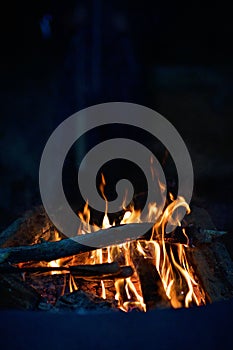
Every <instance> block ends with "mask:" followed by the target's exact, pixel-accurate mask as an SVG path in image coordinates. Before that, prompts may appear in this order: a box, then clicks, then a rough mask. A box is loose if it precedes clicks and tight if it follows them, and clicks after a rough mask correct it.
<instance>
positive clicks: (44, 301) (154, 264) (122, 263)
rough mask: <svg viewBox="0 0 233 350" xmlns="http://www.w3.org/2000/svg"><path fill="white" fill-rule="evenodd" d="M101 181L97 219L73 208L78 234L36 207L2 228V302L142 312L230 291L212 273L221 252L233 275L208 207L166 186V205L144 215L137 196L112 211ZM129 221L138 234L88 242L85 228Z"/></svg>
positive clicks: (102, 230) (100, 230) (116, 226)
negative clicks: (67, 233) (97, 244)
mask: <svg viewBox="0 0 233 350" xmlns="http://www.w3.org/2000/svg"><path fill="white" fill-rule="evenodd" d="M105 184H106V183H105V179H104V177H103V176H102V183H101V185H100V191H101V193H102V196H103V198H104V199H105V200H106V211H105V214H104V217H103V218H102V219H101V220H99V222H97V223H96V222H95V221H97V220H95V218H94V217H93V215H92V211H91V208H89V205H88V202H86V204H85V206H84V208H83V209H82V210H81V211H79V213H78V215H79V217H80V219H81V221H82V224H81V226H80V228H79V231H78V232H77V235H78V236H79V242H77V241H75V239H72V238H67V237H64V235H62V234H61V233H59V232H58V230H57V229H56V228H55V227H54V226H53V225H52V224H51V222H50V221H49V219H48V217H47V216H46V214H45V212H44V211H43V209H41V208H40V209H37V210H36V212H35V213H33V214H30V215H29V216H27V217H26V218H24V219H21V220H18V221H17V222H16V223H14V224H13V225H12V226H11V227H10V228H9V229H8V230H6V231H4V232H3V233H2V235H1V240H0V242H1V246H2V248H1V249H0V260H1V261H0V274H1V276H2V279H1V282H0V288H1V290H2V291H3V292H4V298H5V299H4V298H2V300H1V307H16V308H17V307H18V308H23V309H32V308H33V309H35V308H36V309H40V310H42V309H43V310H60V309H61V310H64V309H65V310H67V309H69V310H70V309H71V310H74V309H75V310H76V311H77V309H78V310H83V309H84V310H89V311H90V310H94V309H96V310H102V311H103V310H106V309H107V310H115V311H117V310H122V311H124V312H129V311H131V310H138V311H142V312H146V311H148V310H151V309H156V308H168V307H172V308H181V307H186V308H188V307H191V306H200V305H205V304H206V303H208V302H212V301H215V300H219V299H221V297H223V295H224V298H226V297H230V296H231V295H232V288H231V287H230V288H229V287H227V284H226V283H225V284H224V283H223V282H222V278H223V277H222V276H221V278H220V277H219V271H217V272H218V277H216V269H219V261H217V260H216V259H219V260H221V259H222V257H223V253H224V254H225V264H228V268H226V271H225V270H224V261H221V269H222V271H223V270H224V271H223V272H224V276H225V277H224V278H225V279H228V284H229V281H230V280H231V281H230V283H232V276H230V275H229V263H230V258H227V259H228V261H227V262H226V250H224V249H225V248H224V246H223V244H222V243H221V242H220V241H219V237H221V236H222V235H223V234H224V232H221V231H217V230H216V229H214V228H213V225H212V222H211V220H210V219H209V217H208V214H207V213H206V212H205V213H204V216H203V211H202V210H201V209H197V208H195V207H194V208H195V209H194V210H193V212H192V213H191V214H190V208H189V206H188V204H187V203H186V202H185V200H184V198H180V197H179V198H174V196H173V195H172V194H171V193H170V194H169V197H168V198H167V202H166V206H165V208H159V207H158V206H157V204H156V203H150V205H149V207H148V214H147V217H144V218H143V217H141V210H140V209H138V208H137V200H138V198H140V196H136V197H135V200H134V201H132V202H131V203H130V205H128V206H125V204H124V203H123V205H122V208H123V210H122V211H121V212H119V213H118V214H117V215H115V216H110V215H108V201H107V198H106V197H105V193H104V188H105ZM160 186H161V192H162V191H163V186H162V185H160ZM181 207H183V208H185V210H186V212H187V215H186V217H185V219H184V220H183V221H182V222H179V219H178V216H177V215H176V213H177V210H179V208H181ZM198 210H199V211H198ZM200 212H201V215H200ZM168 222H169V224H172V225H173V226H174V229H173V230H172V231H171V232H170V233H167V232H166V227H167V225H168ZM90 223H91V224H92V225H90ZM151 223H153V225H152V228H151ZM211 225H212V226H211ZM206 226H207V228H206ZM91 227H92V229H91ZM93 227H94V232H92V231H93ZM126 227H127V230H128V229H129V228H130V230H135V229H136V228H137V230H138V228H141V229H142V232H146V234H143V235H142V236H141V237H139V238H137V239H135V240H127V237H126V241H125V243H120V244H118V242H117V240H116V244H114V245H111V246H108V247H106V248H102V249H95V248H93V247H89V246H88V245H85V243H86V242H87V238H88V235H89V234H92V235H96V236H97V237H100V236H101V235H103V234H105V235H106V234H108V233H109V232H110V231H111V232H113V231H112V230H114V232H116V233H117V232H118V231H120V230H124V229H125V228H126ZM147 227H148V230H147ZM18 242H23V243H24V245H20V246H19V244H18ZM80 242H81V243H80ZM213 247H214V250H215V251H213ZM217 255H218V258H216V257H217ZM227 274H228V275H227ZM216 282H217V285H216ZM232 285H233V284H231V286H232ZM9 290H11V292H9Z"/></svg>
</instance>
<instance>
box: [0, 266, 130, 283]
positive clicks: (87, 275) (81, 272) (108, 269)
mask: <svg viewBox="0 0 233 350" xmlns="http://www.w3.org/2000/svg"><path fill="white" fill-rule="evenodd" d="M51 271H60V272H68V273H71V274H72V275H73V276H75V277H76V278H82V279H98V280H100V279H105V280H108V279H110V280H111V279H116V278H127V277H130V276H131V275H132V274H133V269H132V268H131V267H130V266H119V264H118V263H116V262H112V263H104V264H95V265H75V266H69V267H65V266H61V267H51V266H38V267H37V266H36V267H21V268H19V267H15V266H11V265H0V273H1V274H3V273H4V274H19V273H20V274H21V273H47V272H51Z"/></svg>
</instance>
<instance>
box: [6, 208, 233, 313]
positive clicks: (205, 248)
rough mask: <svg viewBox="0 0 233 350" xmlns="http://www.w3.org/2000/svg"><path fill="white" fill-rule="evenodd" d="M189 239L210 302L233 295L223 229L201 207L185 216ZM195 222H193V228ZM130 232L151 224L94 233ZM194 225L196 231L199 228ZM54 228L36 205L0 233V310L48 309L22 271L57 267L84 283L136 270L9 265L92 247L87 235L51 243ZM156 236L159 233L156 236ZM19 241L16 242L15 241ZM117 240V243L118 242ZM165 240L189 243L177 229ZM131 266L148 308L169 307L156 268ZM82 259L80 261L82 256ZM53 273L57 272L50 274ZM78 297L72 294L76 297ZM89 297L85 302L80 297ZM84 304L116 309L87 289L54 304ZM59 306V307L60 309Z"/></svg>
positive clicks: (140, 262) (232, 267) (145, 263)
mask: <svg viewBox="0 0 233 350" xmlns="http://www.w3.org/2000/svg"><path fill="white" fill-rule="evenodd" d="M185 221H186V225H187V229H186V230H187V233H188V237H189V248H188V249H187V254H188V259H189V262H190V263H191V266H192V267H193V269H194V271H195V274H196V276H197V278H198V281H199V282H200V283H201V285H202V287H203V289H204V291H205V294H206V299H207V301H209V302H214V301H217V300H223V299H228V298H230V297H232V296H233V263H232V260H231V258H230V256H229V254H228V251H227V249H226V247H225V245H224V243H223V242H222V240H221V237H222V236H223V234H225V232H221V231H217V230H216V229H215V227H214V225H213V223H212V221H211V219H210V217H209V215H208V213H207V212H206V211H205V210H204V209H201V208H198V207H192V212H191V215H189V216H187V217H186V218H185ZM194 225H195V226H194ZM129 226H130V228H131V231H133V230H135V231H136V230H138V229H140V230H141V231H142V232H146V231H148V230H147V228H149V227H150V226H151V225H150V224H149V223H144V224H129V225H127V228H126V226H125V225H122V226H117V227H113V228H110V229H106V230H100V231H98V232H95V233H93V234H92V235H95V236H96V238H97V240H98V237H99V236H102V235H103V234H106V235H107V234H108V233H109V232H111V233H112V232H113V230H114V233H117V235H116V237H117V236H118V234H119V233H120V234H123V235H124V234H125V233H124V232H125V230H127V231H128V228H129ZM197 227H198V229H197ZM53 230H54V228H53V226H52V224H51V222H50V221H49V219H48V217H47V216H46V213H45V212H44V210H43V208H41V207H40V208H37V209H36V210H35V211H34V212H33V213H28V214H27V215H26V216H25V217H24V218H21V219H18V220H16V221H15V222H14V223H13V224H12V225H11V226H10V227H9V228H8V229H6V230H5V231H4V232H2V233H1V235H0V247H1V248H0V295H1V298H0V308H1V309H3V308H5V309H9V308H15V309H33V310H36V309H47V307H46V305H48V304H47V302H46V300H44V299H43V298H42V297H41V293H38V291H36V290H35V289H34V288H32V287H30V286H29V285H28V284H27V283H26V282H24V281H23V279H22V274H25V273H27V274H29V275H30V274H32V273H37V272H38V273H44V272H49V271H56V270H58V271H60V272H61V273H63V274H71V275H72V276H74V278H75V279H77V280H80V281H81V280H86V281H89V282H90V281H91V282H93V281H100V280H106V281H115V280H116V279H119V278H120V279H124V278H127V277H130V276H132V275H133V273H134V270H133V268H132V267H130V266H120V265H119V264H118V263H117V262H114V263H109V264H97V265H76V266H68V267H48V266H45V267H43V266H36V267H35V266H33V265H30V266H29V267H28V266H25V265H23V266H24V267H18V266H19V265H18V266H17V267H15V266H14V265H13V264H19V263H26V262H42V261H46V262H50V261H53V260H56V259H60V258H65V257H69V256H73V255H79V254H80V257H81V256H82V254H85V253H87V252H89V251H91V250H94V249H95V248H93V247H92V246H90V245H89V244H88V242H89V237H88V236H89V235H82V236H79V242H76V241H75V238H74V239H72V238H64V239H62V240H60V241H50V240H51V232H53ZM150 236H151V232H150V231H148V232H147V234H146V235H144V236H142V237H141V238H140V239H143V240H146V239H149V238H150ZM158 239H159V237H158ZM19 243H20V245H19ZM118 243H119V242H117V241H116V242H115V244H118ZM166 243H167V244H175V243H181V244H187V240H186V239H185V237H184V235H183V234H182V230H181V229H180V228H179V227H178V228H177V229H176V230H175V231H174V232H173V233H172V234H170V235H166ZM134 259H135V261H136V264H135V269H136V270H137V274H138V276H139V279H140V283H141V288H142V294H143V298H144V301H145V304H146V306H147V309H151V308H155V307H167V306H170V305H169V301H168V299H167V298H166V296H165V293H164V291H163V288H162V286H161V280H160V277H159V275H158V272H157V270H156V268H155V266H154V265H153V264H151V263H150V260H149V259H144V258H143V257H140V256H139V255H138V256H135V257H134ZM80 261H81V259H80ZM53 276H55V275H53ZM75 296H76V297H75ZM84 299H85V300H87V302H86V304H85V303H84V304H83V300H84ZM67 303H68V304H72V305H74V304H75V305H76V307H84V308H85V305H87V304H88V303H89V304H88V305H89V308H93V305H98V307H100V308H101V310H103V309H110V308H111V309H114V308H115V309H116V305H115V304H114V302H110V301H108V300H104V299H101V298H97V297H95V296H93V295H92V296H91V295H90V294H89V293H84V292H82V291H76V292H73V293H71V294H70V295H69V294H68V295H67V296H63V297H62V298H60V299H59V303H58V304H57V305H60V306H61V305H63V306H64V304H66V305H67ZM90 304H91V306H90ZM61 309H62V307H61Z"/></svg>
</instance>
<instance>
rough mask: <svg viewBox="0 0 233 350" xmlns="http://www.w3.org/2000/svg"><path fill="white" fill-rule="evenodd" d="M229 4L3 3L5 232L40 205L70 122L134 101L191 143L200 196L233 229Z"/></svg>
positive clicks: (0, 166) (0, 160)
mask: <svg viewBox="0 0 233 350" xmlns="http://www.w3.org/2000/svg"><path fill="white" fill-rule="evenodd" d="M231 16H232V15H231V11H230V8H228V7H227V6H225V4H224V2H221V3H219V2H216V3H212V4H211V6H207V5H204V4H203V3H202V2H200V3H199V2H197V1H195V2H193V3H190V2H186V5H184V4H182V5H181V4H179V2H174V1H151V2H150V1H121V0H118V1H101V0H91V1H88V0H86V1H78V0H76V1H75V0H72V1H55V0H54V1H51V0H50V1H31V2H26V1H20V2H16V1H15V2H7V4H5V6H4V8H2V9H1V21H0V25H1V30H0V36H1V37H0V40H1V41H0V45H1V64H0V73H1V91H0V96H1V107H0V108H1V110H0V149H1V152H0V229H4V228H5V227H7V225H9V223H10V222H11V221H12V220H14V219H15V218H17V217H18V216H20V215H22V214H23V213H24V212H25V211H26V210H28V209H30V208H32V207H33V206H35V205H37V204H39V203H40V195H39V186H38V168H39V162H40V157H41V153H42V151H43V148H44V145H45V143H46V141H47V139H48V137H49V136H50V134H51V133H52V131H53V130H54V129H55V128H56V127H57V126H58V125H59V123H60V122H62V121H63V120H64V119H65V118H67V117H68V116H70V115H71V114H72V113H75V112H77V111H78V110H80V109H82V108H84V107H88V106H90V105H92V104H95V103H101V102H110V101H127V102H134V103H139V104H143V105H145V106H148V107H151V108H153V109H154V110H156V111H157V112H159V113H160V114H162V115H163V116H164V117H166V118H167V119H168V120H169V121H170V122H172V123H173V125H174V126H175V127H176V129H177V130H178V131H179V133H180V134H181V136H182V137H183V139H184V141H185V142H186V144H187V146H188V149H189V151H190V154H191V158H192V161H193V166H194V172H195V192H194V200H195V201H196V202H198V203H199V204H200V205H202V206H204V207H206V208H207V210H208V211H209V212H210V214H211V216H212V219H213V221H214V222H215V224H216V225H217V227H218V228H220V229H227V230H231V228H232V223H233V222H232V221H233V220H232V215H231V213H232V208H233V205H232V199H231V198H232V187H233V186H232V179H233V176H232V175H233V166H232V142H231V140H232V111H233V108H232V107H233V80H232V76H233V74H232V73H233V64H232V63H233V47H232V37H233V26H232V18H231Z"/></svg>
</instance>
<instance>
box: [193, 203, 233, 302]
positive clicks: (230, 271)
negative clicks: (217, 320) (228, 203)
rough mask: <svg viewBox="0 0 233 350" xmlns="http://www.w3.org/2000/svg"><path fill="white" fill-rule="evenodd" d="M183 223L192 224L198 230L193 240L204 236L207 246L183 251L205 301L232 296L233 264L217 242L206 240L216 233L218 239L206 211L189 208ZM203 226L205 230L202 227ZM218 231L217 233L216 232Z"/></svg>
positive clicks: (221, 244) (202, 245) (222, 244)
mask: <svg viewBox="0 0 233 350" xmlns="http://www.w3.org/2000/svg"><path fill="white" fill-rule="evenodd" d="M187 222H188V223H189V222H191V223H193V222H195V224H196V226H198V227H202V228H203V229H202V230H198V231H196V237H197V238H198V237H200V236H201V237H202V235H203V236H204V238H202V239H205V241H206V240H207V238H206V237H208V243H209V244H201V245H199V246H198V248H196V249H195V248H190V249H188V250H187V255H188V258H189V261H191V262H192V266H193V268H194V270H195V274H196V275H197V277H198V280H199V281H200V282H201V284H202V286H203V288H204V290H205V293H206V296H207V299H208V301H210V302H214V301H220V300H225V299H228V298H231V297H232V296H233V262H232V259H231V257H230V255H229V253H228V251H227V249H226V247H225V245H224V243H223V242H221V241H216V240H212V241H211V242H209V238H210V237H211V236H213V233H214V234H215V232H217V236H222V232H221V231H217V230H216V228H215V226H214V223H213V222H212V220H211V218H210V216H209V214H208V212H207V211H206V210H205V209H203V208H199V207H195V206H193V208H192V212H191V214H190V215H189V216H188V217H187ZM205 227H206V228H205ZM219 232H220V233H219Z"/></svg>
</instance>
